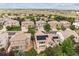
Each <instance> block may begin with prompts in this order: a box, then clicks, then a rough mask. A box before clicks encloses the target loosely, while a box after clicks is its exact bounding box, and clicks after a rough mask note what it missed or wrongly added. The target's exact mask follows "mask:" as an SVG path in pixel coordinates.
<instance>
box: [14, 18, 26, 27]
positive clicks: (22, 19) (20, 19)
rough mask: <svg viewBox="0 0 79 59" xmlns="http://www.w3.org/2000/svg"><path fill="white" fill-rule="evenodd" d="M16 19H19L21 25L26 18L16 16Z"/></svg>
mask: <svg viewBox="0 0 79 59" xmlns="http://www.w3.org/2000/svg"><path fill="white" fill-rule="evenodd" d="M15 20H17V21H19V24H20V26H21V22H22V21H25V19H24V18H20V17H17V18H15Z"/></svg>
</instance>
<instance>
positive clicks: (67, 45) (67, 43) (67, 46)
mask: <svg viewBox="0 0 79 59" xmlns="http://www.w3.org/2000/svg"><path fill="white" fill-rule="evenodd" d="M72 46H73V41H72V39H71V37H68V38H67V39H66V40H64V42H63V43H62V52H63V55H68V56H71V55H75V51H74V49H73V47H72Z"/></svg>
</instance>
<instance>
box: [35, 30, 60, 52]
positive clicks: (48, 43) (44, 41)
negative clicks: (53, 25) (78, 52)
mask: <svg viewBox="0 0 79 59" xmlns="http://www.w3.org/2000/svg"><path fill="white" fill-rule="evenodd" d="M58 44H59V37H58V35H57V34H56V32H52V33H48V34H47V33H44V32H42V31H37V32H36V33H35V43H34V48H35V50H36V51H37V53H40V52H41V51H44V50H45V49H46V48H47V47H53V46H55V45H58Z"/></svg>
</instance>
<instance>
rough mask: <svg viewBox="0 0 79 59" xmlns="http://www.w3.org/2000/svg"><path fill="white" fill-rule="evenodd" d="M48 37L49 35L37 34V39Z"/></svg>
mask: <svg viewBox="0 0 79 59" xmlns="http://www.w3.org/2000/svg"><path fill="white" fill-rule="evenodd" d="M46 37H48V35H40V36H37V40H45V39H46Z"/></svg>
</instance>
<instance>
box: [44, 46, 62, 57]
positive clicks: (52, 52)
mask: <svg viewBox="0 0 79 59" xmlns="http://www.w3.org/2000/svg"><path fill="white" fill-rule="evenodd" d="M44 53H45V54H46V55H47V56H60V55H63V54H62V50H61V47H60V46H56V47H53V48H51V47H48V48H46V50H45V51H44Z"/></svg>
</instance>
